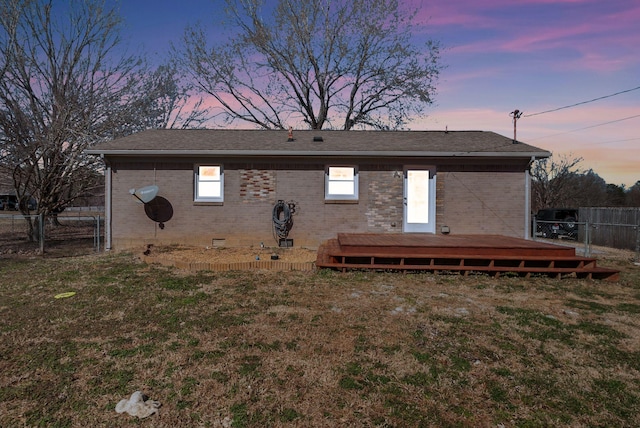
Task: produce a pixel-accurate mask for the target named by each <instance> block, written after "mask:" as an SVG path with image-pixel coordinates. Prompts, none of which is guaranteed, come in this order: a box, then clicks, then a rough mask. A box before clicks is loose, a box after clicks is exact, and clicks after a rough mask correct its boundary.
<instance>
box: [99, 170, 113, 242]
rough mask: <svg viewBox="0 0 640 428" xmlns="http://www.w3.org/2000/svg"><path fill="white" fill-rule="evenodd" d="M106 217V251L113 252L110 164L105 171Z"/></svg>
mask: <svg viewBox="0 0 640 428" xmlns="http://www.w3.org/2000/svg"><path fill="white" fill-rule="evenodd" d="M104 216H105V217H104V250H105V251H111V165H109V164H107V165H106V169H105V171H104ZM98 239H99V238H98Z"/></svg>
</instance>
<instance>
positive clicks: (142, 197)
mask: <svg viewBox="0 0 640 428" xmlns="http://www.w3.org/2000/svg"><path fill="white" fill-rule="evenodd" d="M159 190H160V189H159V188H158V186H156V185H155V184H152V185H151V186H145V187H141V188H139V189H137V190H136V189H131V190H129V193H131V194H132V195H133V196H135V197H136V198H137V199H138V200H139V201H140V202H142V203H143V204H148V203H149V202H151V201H153V199H154V198H155V197H156V196H158V191H159Z"/></svg>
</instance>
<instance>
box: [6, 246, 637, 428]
mask: <svg viewBox="0 0 640 428" xmlns="http://www.w3.org/2000/svg"><path fill="white" fill-rule="evenodd" d="M599 264H602V265H604V266H607V265H609V266H613V267H616V268H618V269H621V270H622V273H621V280H620V281H619V282H604V281H589V280H576V279H563V280H556V279H549V278H546V277H541V278H534V279H522V278H517V277H512V278H510V277H504V278H500V279H493V278H489V277H487V276H481V275H479V276H469V277H462V276H458V275H431V274H419V275H403V274H390V273H365V272H354V273H347V274H342V273H336V272H331V271H320V272H290V273H275V272H227V273H215V274H214V273H199V274H186V273H183V272H180V271H177V270H174V269H168V268H162V267H158V266H147V265H145V264H142V263H140V262H138V261H136V260H135V258H134V257H133V256H131V255H127V254H120V255H95V256H87V257H70V258H59V259H41V258H34V259H29V260H10V259H0V278H2V281H1V285H0V426H2V427H23V426H29V427H31V426H41V427H114V426H137V425H141V426H149V427H151V426H153V427H200V426H202V427H225V426H227V427H228V426H232V427H264V426H300V427H314V426H317V427H334V426H349V427H358V426H362V427H417V426H434V427H448V426H460V427H485V426H486V427H496V426H501V427H546V426H594V427H595V426H616V427H624V426H628V427H635V426H640V328H639V327H640V267H637V266H634V265H633V264H632V263H630V262H629V260H628V259H624V258H618V259H616V260H604V261H601V262H599ZM68 291H73V292H75V293H76V294H75V295H74V296H72V297H68V298H61V299H56V298H54V296H55V295H57V294H59V293H62V292H68ZM136 390H141V391H143V392H144V393H145V394H147V395H148V396H149V397H151V399H153V400H157V401H160V402H161V403H162V407H161V409H160V412H159V413H158V414H156V415H153V416H151V417H150V418H149V419H145V420H137V419H135V418H133V417H131V416H129V415H127V414H117V413H116V412H115V410H114V409H115V405H116V403H117V402H118V401H119V400H121V399H123V398H127V397H128V396H129V395H130V394H131V393H132V392H134V391H136Z"/></svg>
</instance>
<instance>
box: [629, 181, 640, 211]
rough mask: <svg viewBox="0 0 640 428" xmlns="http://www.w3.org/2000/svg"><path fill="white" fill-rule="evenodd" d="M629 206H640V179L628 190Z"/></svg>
mask: <svg viewBox="0 0 640 428" xmlns="http://www.w3.org/2000/svg"><path fill="white" fill-rule="evenodd" d="M626 196H627V206H629V207H640V180H638V181H636V183H635V184H634V185H633V186H631V187H630V188H629V190H627V195H626Z"/></svg>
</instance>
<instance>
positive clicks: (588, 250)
mask: <svg viewBox="0 0 640 428" xmlns="http://www.w3.org/2000/svg"><path fill="white" fill-rule="evenodd" d="M533 231H534V232H533V234H532V235H533V239H534V240H539V239H551V240H558V241H564V242H567V243H571V244H573V246H575V247H576V249H577V250H578V251H579V252H581V253H583V254H584V255H585V256H586V257H590V256H591V255H592V254H593V246H594V245H597V246H601V247H608V248H616V249H621V250H630V251H633V252H634V261H635V262H640V225H638V224H632V223H603V222H597V221H542V220H538V219H536V218H535V217H534V218H533Z"/></svg>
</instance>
